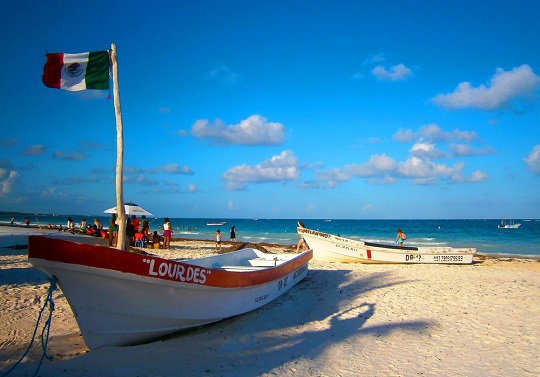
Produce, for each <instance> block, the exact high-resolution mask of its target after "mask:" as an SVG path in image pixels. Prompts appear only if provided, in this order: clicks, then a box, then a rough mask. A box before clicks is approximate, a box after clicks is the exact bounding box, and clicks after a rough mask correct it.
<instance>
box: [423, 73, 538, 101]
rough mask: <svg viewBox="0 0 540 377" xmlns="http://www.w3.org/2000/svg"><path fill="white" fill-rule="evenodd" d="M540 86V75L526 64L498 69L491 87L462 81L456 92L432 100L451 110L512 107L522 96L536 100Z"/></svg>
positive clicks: (492, 79) (439, 95) (440, 95)
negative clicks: (508, 69)
mask: <svg viewBox="0 0 540 377" xmlns="http://www.w3.org/2000/svg"><path fill="white" fill-rule="evenodd" d="M539 86H540V77H539V76H537V75H536V74H535V73H534V72H533V70H532V68H531V67H530V66H528V65H527V64H524V65H521V66H519V67H516V68H514V69H512V70H511V71H504V70H503V69H502V68H497V70H496V72H495V74H494V75H493V76H492V77H491V81H490V83H489V85H488V86H485V85H480V86H479V87H473V86H472V84H471V83H470V82H462V83H460V84H459V85H458V86H457V88H456V89H455V90H454V91H453V92H452V93H449V94H438V95H436V96H435V97H433V98H432V99H431V101H432V102H433V103H435V104H436V105H439V106H442V107H444V108H447V109H464V108H473V109H479V110H486V111H492V110H499V109H504V108H508V107H511V106H512V102H513V101H514V100H517V99H520V98H532V99H535V98H536V91H537V90H538V87H539Z"/></svg>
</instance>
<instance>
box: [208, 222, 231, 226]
mask: <svg viewBox="0 0 540 377" xmlns="http://www.w3.org/2000/svg"><path fill="white" fill-rule="evenodd" d="M225 224H227V222H226V221H216V222H212V221H210V222H207V223H206V225H208V226H220V225H225Z"/></svg>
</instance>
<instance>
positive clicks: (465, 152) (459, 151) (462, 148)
mask: <svg viewBox="0 0 540 377" xmlns="http://www.w3.org/2000/svg"><path fill="white" fill-rule="evenodd" d="M449 148H450V150H451V151H452V153H453V154H454V156H455V157H469V156H484V155H489V154H493V153H495V151H493V149H491V148H490V147H487V148H484V149H475V148H474V147H473V146H472V145H469V144H450V146H449Z"/></svg>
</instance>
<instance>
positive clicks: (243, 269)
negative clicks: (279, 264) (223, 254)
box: [221, 265, 266, 271]
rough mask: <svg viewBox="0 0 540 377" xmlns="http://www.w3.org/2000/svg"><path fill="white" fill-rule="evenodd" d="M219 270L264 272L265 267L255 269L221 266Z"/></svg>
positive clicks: (252, 267)
mask: <svg viewBox="0 0 540 377" xmlns="http://www.w3.org/2000/svg"><path fill="white" fill-rule="evenodd" d="M221 269H223V270H229V271H259V270H264V269H266V267H255V266H234V265H233V266H226V265H224V266H221Z"/></svg>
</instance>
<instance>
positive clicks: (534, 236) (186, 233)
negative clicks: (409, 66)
mask: <svg viewBox="0 0 540 377" xmlns="http://www.w3.org/2000/svg"><path fill="white" fill-rule="evenodd" d="M26 216H27V217H28V218H29V219H30V221H31V225H41V226H45V227H46V226H48V225H49V224H51V225H62V226H64V227H65V226H66V224H67V218H68V215H36V214H28V215H26V214H17V215H15V224H18V225H23V224H24V219H25V217H26ZM70 216H71V217H72V219H73V221H74V222H75V223H80V221H81V219H82V217H83V216H82V215H70ZM10 217H11V216H10V215H8V214H6V213H4V214H2V215H1V216H0V223H1V224H3V225H9V223H10ZM85 217H86V220H87V222H88V223H90V224H91V223H92V222H93V219H94V217H98V218H99V219H100V220H101V221H102V222H103V224H108V219H109V216H105V215H104V216H101V215H98V216H91V215H90V216H85ZM148 220H149V221H150V227H151V230H152V231H154V230H157V231H158V233H159V234H161V233H162V232H161V230H160V226H162V225H163V218H155V217H149V218H148ZM298 220H300V221H302V222H304V224H305V225H306V227H307V228H310V229H314V230H318V231H321V232H325V233H331V234H335V235H341V236H344V237H347V238H352V239H358V240H364V241H369V242H381V243H393V242H394V240H395V235H396V230H397V228H401V229H403V231H404V232H405V233H406V234H407V241H406V245H409V246H425V245H434V246H452V247H475V248H476V249H477V251H478V252H479V253H482V254H488V255H495V256H514V257H518V256H519V257H534V258H540V219H514V220H515V221H516V222H519V223H521V227H520V228H518V229H499V228H498V227H497V226H498V225H499V223H500V219H491V220H485V219H482V220H470V219H469V220H339V219H317V220H315V219H298ZM207 222H213V223H217V222H226V224H224V225H220V226H216V225H207V224H206V223H207ZM171 225H172V227H173V231H174V235H173V237H174V238H190V239H203V240H213V239H214V237H215V234H216V230H218V229H219V230H220V231H221V234H222V235H223V240H229V230H230V228H231V226H233V225H234V226H235V227H236V239H237V241H242V242H268V243H278V244H283V245H295V244H296V243H297V241H298V234H297V233H296V219H227V218H220V219H201V218H171Z"/></svg>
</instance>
